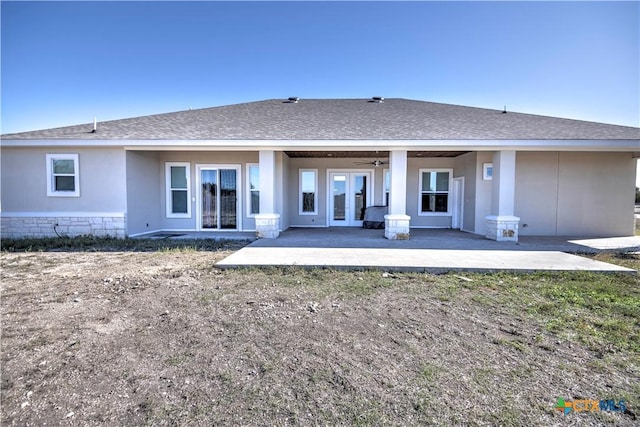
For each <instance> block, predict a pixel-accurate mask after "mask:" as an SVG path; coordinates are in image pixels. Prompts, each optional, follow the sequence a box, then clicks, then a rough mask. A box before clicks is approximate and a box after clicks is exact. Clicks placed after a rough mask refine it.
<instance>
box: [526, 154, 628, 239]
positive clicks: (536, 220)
mask: <svg viewBox="0 0 640 427" xmlns="http://www.w3.org/2000/svg"><path fill="white" fill-rule="evenodd" d="M634 182H635V162H634V159H633V158H632V155H631V153H584V152H573V153H572V152H539V153H535V152H519V153H518V154H517V161H516V206H515V215H516V216H518V217H520V234H521V235H542V236H545V235H558V236H625V235H632V234H633V232H634V225H633V224H634V222H633V198H634Z"/></svg>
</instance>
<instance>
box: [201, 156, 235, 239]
mask: <svg viewBox="0 0 640 427" xmlns="http://www.w3.org/2000/svg"><path fill="white" fill-rule="evenodd" d="M197 178H198V183H197V192H198V196H197V197H198V214H197V218H198V229H200V230H238V229H239V228H240V224H239V216H238V212H241V210H240V206H239V203H240V198H239V197H238V188H239V187H240V185H239V182H238V181H239V179H240V167H239V166H229V165H223V166H217V165H198V166H197Z"/></svg>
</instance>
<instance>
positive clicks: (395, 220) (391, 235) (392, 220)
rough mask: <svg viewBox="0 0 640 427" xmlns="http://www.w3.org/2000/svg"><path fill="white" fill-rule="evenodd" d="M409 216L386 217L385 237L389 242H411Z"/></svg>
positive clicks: (391, 215) (394, 215)
mask: <svg viewBox="0 0 640 427" xmlns="http://www.w3.org/2000/svg"><path fill="white" fill-rule="evenodd" d="M410 222H411V217H410V216H409V215H398V214H390V215H385V216H384V237H386V238H387V239H389V240H409V223H410Z"/></svg>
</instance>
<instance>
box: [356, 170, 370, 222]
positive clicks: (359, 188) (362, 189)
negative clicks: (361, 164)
mask: <svg viewBox="0 0 640 427" xmlns="http://www.w3.org/2000/svg"><path fill="white" fill-rule="evenodd" d="M353 191H354V197H355V199H354V209H353V219H354V220H356V221H362V220H364V211H365V209H366V208H367V177H366V175H356V176H355V177H354V188H353Z"/></svg>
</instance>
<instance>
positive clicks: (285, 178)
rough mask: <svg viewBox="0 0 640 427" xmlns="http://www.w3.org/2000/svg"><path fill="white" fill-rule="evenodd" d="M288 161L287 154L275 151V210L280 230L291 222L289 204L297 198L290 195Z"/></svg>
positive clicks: (287, 226) (284, 228)
mask: <svg viewBox="0 0 640 427" xmlns="http://www.w3.org/2000/svg"><path fill="white" fill-rule="evenodd" d="M289 163H290V159H289V156H287V155H286V154H284V153H283V152H277V153H276V173H277V175H278V176H277V177H276V199H277V200H276V210H277V211H278V212H279V213H280V229H281V230H286V229H287V228H289V226H290V224H291V221H290V219H289V205H290V204H292V203H296V202H297V199H296V198H295V197H292V196H291V191H290V183H291V178H290V176H291V174H290V171H289ZM278 189H282V191H278Z"/></svg>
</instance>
